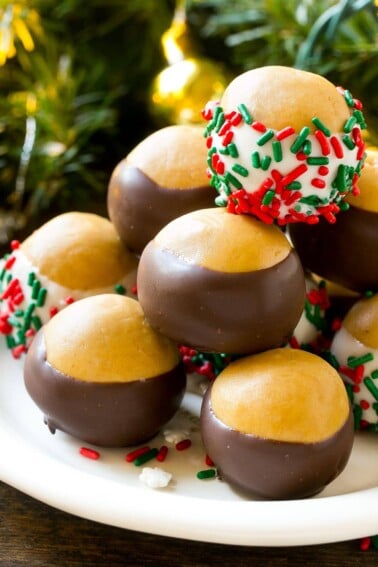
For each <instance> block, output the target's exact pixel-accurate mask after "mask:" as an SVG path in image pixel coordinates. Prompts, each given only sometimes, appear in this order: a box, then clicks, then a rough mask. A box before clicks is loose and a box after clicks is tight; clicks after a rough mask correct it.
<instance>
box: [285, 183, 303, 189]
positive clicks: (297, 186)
mask: <svg viewBox="0 0 378 567" xmlns="http://www.w3.org/2000/svg"><path fill="white" fill-rule="evenodd" d="M285 189H289V191H297V190H298V189H302V183H301V182H300V181H292V182H291V183H289V185H286V187H285Z"/></svg>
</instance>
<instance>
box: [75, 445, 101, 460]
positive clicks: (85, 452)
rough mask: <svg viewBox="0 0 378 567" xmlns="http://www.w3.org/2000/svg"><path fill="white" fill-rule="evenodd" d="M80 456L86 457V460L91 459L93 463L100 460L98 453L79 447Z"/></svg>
mask: <svg viewBox="0 0 378 567" xmlns="http://www.w3.org/2000/svg"><path fill="white" fill-rule="evenodd" d="M79 452H80V455H83V457H86V458H87V459H92V460H93V461H97V459H99V458H100V453H99V452H98V451H95V450H94V449H89V447H80V451H79Z"/></svg>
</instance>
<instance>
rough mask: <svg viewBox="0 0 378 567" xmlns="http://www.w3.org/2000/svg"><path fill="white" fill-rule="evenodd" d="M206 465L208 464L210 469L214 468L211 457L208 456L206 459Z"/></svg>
mask: <svg viewBox="0 0 378 567" xmlns="http://www.w3.org/2000/svg"><path fill="white" fill-rule="evenodd" d="M205 463H206V464H207V466H208V467H213V466H214V463H213V460H212V459H211V458H210V457H209V455H206V457H205Z"/></svg>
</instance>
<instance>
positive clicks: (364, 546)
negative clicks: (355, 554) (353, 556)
mask: <svg viewBox="0 0 378 567" xmlns="http://www.w3.org/2000/svg"><path fill="white" fill-rule="evenodd" d="M370 544H371V538H370V537H364V538H362V539H361V541H360V549H361V551H367V550H368V549H370Z"/></svg>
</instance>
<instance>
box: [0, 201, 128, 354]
mask: <svg viewBox="0 0 378 567" xmlns="http://www.w3.org/2000/svg"><path fill="white" fill-rule="evenodd" d="M136 271H137V260H136V257H135V256H134V255H133V254H132V253H131V252H129V251H128V250H127V249H126V248H125V246H124V244H123V243H122V241H121V240H120V238H119V236H118V235H117V233H116V231H115V229H114V226H113V225H112V223H111V222H110V221H109V220H108V219H106V218H103V217H101V216H98V215H95V214H91V213H79V212H69V213H64V214H62V215H58V216H56V217H55V218H53V219H51V220H50V221H48V222H47V223H45V224H44V225H42V226H41V227H40V228H39V229H37V230H36V231H34V232H33V233H32V234H31V235H30V236H29V237H28V238H26V240H25V241H24V242H22V243H19V242H13V243H12V251H11V253H10V254H9V255H7V256H6V257H5V258H4V259H3V260H2V261H0V334H3V335H4V336H5V339H6V342H7V345H8V347H9V348H10V349H11V351H12V353H13V355H14V356H15V357H18V356H19V355H20V354H21V353H22V352H24V351H26V350H27V348H28V345H29V342H30V340H31V339H32V337H33V336H34V334H35V332H36V331H37V330H38V329H39V328H40V327H41V325H42V324H44V323H46V322H47V321H48V320H49V319H50V318H51V317H52V316H53V315H55V314H56V313H57V312H58V311H60V310H61V309H62V308H64V307H66V306H67V305H68V304H70V303H72V302H73V301H75V300H77V299H81V298H83V297H87V296H90V295H96V294H100V293H108V292H115V291H117V292H119V293H128V294H130V295H131V294H132V290H133V287H134V286H135V283H136Z"/></svg>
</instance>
